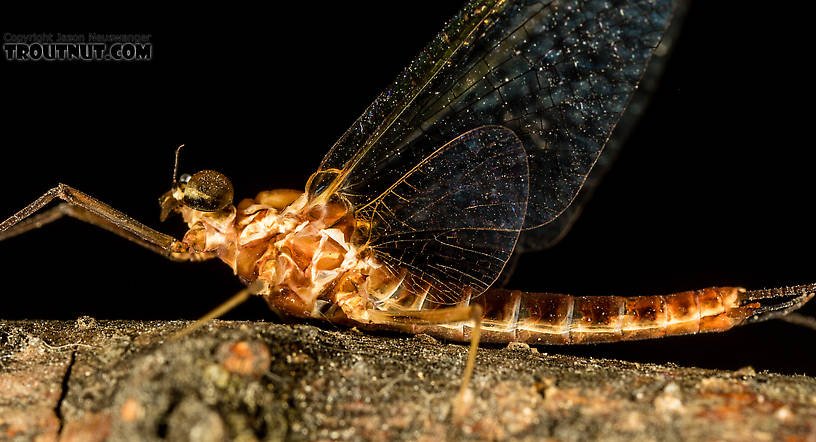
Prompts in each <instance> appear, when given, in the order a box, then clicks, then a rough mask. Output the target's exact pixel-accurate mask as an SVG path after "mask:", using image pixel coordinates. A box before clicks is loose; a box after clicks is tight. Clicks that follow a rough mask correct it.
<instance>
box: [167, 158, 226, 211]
mask: <svg viewBox="0 0 816 442" xmlns="http://www.w3.org/2000/svg"><path fill="white" fill-rule="evenodd" d="M182 147H184V145H183V144H182V145H181V146H179V147H178V149H176V160H175V164H174V166H173V186H172V188H171V189H170V190H169V191H167V192H165V193H164V195H162V196H161V198H159V204H160V205H161V215H160V217H159V218H160V219H161V220H162V221H164V220H165V219H167V216H168V215H169V214H170V213H171V212H173V211H175V210H176V209H179V208H180V207H181V206H185V207H189V208H191V209H193V210H198V211H201V212H217V211H219V210H223V209H225V208H227V207H228V206H230V205H231V204H232V200H233V196H234V194H235V192H234V189H233V187H232V182H230V180H229V178H227V177H226V176H225V175H224V174H222V173H221V172H216V171H215V170H202V171H200V172H196V173H194V174H193V175H189V174H186V173H185V174H183V175H181V176H180V177H179V176H178V158H179V152H180V151H181V148H182Z"/></svg>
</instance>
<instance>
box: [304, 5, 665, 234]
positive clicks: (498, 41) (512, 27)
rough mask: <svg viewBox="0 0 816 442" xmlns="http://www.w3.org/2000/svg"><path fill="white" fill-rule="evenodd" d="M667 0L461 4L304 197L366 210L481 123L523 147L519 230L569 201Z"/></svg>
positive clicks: (624, 99)
mask: <svg viewBox="0 0 816 442" xmlns="http://www.w3.org/2000/svg"><path fill="white" fill-rule="evenodd" d="M674 9H675V2H674V1H671V0H628V1H579V0H572V1H552V2H548V1H532V0H521V1H499V0H492V1H488V0H482V1H472V2H470V3H468V4H467V5H466V6H465V7H464V8H463V9H462V11H460V12H459V13H458V14H457V15H456V17H454V18H453V19H452V20H451V21H450V22H449V23H448V24H447V25H446V26H445V29H444V30H443V31H442V32H441V33H440V34H439V35H437V36H436V38H435V39H434V40H433V41H432V42H431V44H429V45H428V46H427V47H426V48H425V49H424V50H423V51H422V52H421V53H420V54H419V56H418V57H417V58H416V59H415V60H414V61H413V62H412V63H411V65H410V66H409V67H408V68H407V69H406V70H405V71H404V72H403V73H402V74H401V75H400V76H399V77H398V78H397V80H396V81H395V82H394V83H393V85H392V86H391V87H390V88H388V89H387V90H386V91H385V92H383V93H382V94H381V95H380V96H379V97H378V98H377V99H376V100H375V101H374V103H372V104H371V106H369V108H368V109H367V110H366V111H365V113H363V115H362V116H361V117H360V118H359V119H358V120H357V121H356V122H355V123H354V124H353V125H352V126H351V127H350V128H349V130H348V131H347V132H346V133H345V134H344V135H343V136H342V137H341V138H340V140H338V141H337V143H336V144H335V145H334V146H333V147H332V149H331V150H330V151H329V153H328V154H327V155H326V157H325V158H324V160H323V162H322V164H321V166H320V170H323V171H328V170H335V171H341V173H339V174H328V175H326V176H324V179H322V180H315V181H314V182H313V183H312V184H313V186H312V187H311V188H310V189H309V190H310V193H312V194H313V195H316V194H319V193H321V192H328V193H334V192H339V193H341V194H344V195H348V196H350V197H351V199H352V201H353V202H354V203H355V204H358V203H360V202H362V203H365V202H366V200H367V199H369V198H371V197H372V195H376V194H378V191H377V190H380V189H382V188H384V187H387V186H388V185H389V184H390V183H389V180H390V181H391V182H393V181H394V179H395V178H396V177H395V176H393V174H391V173H389V170H390V169H392V168H394V165H395V164H399V163H401V162H402V161H405V159H406V158H409V159H415V158H416V157H419V158H424V157H425V156H426V155H427V154H428V153H430V152H432V151H433V150H435V149H436V148H438V147H439V146H441V145H443V144H444V143H446V142H448V141H449V140H452V139H454V138H456V137H457V136H458V135H460V134H463V133H465V132H467V131H469V130H471V129H473V128H476V127H479V126H483V125H486V124H495V125H502V126H505V127H507V128H509V129H511V130H513V131H514V132H515V133H516V135H517V136H518V138H519V139H520V140H521V142H522V145H523V146H524V148H525V149H526V151H527V155H528V163H529V169H530V198H529V201H528V206H527V218H526V220H525V225H524V227H525V228H526V229H530V228H535V227H539V226H542V225H545V224H547V223H549V222H551V221H553V220H554V219H555V218H556V217H557V216H558V215H559V214H561V213H562V212H563V211H564V210H565V209H566V208H567V207H568V206H569V205H570V204H571V202H572V201H573V199H574V198H575V196H576V194H577V193H578V191H579V190H580V189H581V186H582V185H583V184H584V182H585V180H586V177H587V174H588V173H589V171H590V169H591V168H592V166H593V165H594V164H595V161H596V160H597V158H598V156H599V155H600V153H601V151H602V149H603V147H604V146H605V144H606V143H607V141H608V139H609V136H610V134H611V132H612V130H613V129H614V127H615V125H616V123H617V121H618V119H619V118H620V116H621V114H622V113H623V111H624V109H625V108H626V105H627V103H628V102H629V100H630V98H631V96H632V94H633V92H634V91H635V90H636V88H637V86H638V83H639V81H640V79H641V77H642V74H643V72H644V70H645V68H646V66H647V64H648V62H649V59H650V57H651V55H652V53H653V51H654V50H655V48H656V47H657V45H658V44H659V43H660V40H661V37H662V35H663V33H664V31H665V30H666V28H667V26H668V24H669V22H670V20H671V17H672V14H673V11H674Z"/></svg>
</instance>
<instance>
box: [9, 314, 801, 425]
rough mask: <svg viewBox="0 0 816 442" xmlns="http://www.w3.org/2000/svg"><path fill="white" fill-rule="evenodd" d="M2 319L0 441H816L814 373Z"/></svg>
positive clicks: (416, 340) (219, 329)
mask: <svg viewBox="0 0 816 442" xmlns="http://www.w3.org/2000/svg"><path fill="white" fill-rule="evenodd" d="M186 324H188V322H181V321H169V322H168V321H161V322H159V321H157V322H136V321H95V320H93V319H91V318H87V317H85V318H80V319H79V320H77V321H0V344H2V347H0V439H4V440H5V439H10V440H38V441H49V440H68V441H71V440H160V439H170V440H196V441H220V440H246V441H250V440H283V439H287V440H314V439H324V440H329V439H341V440H360V439H363V440H394V439H398V440H403V439H407V440H440V439H445V440H460V439H477V440H482V439H487V440H495V439H499V440H538V439H557V440H588V439H595V440H625V441H634V440H765V439H769V440H782V439H785V440H816V380H815V379H813V378H810V377H807V376H785V375H777V374H772V373H755V372H754V371H753V370H751V369H749V368H746V369H742V370H738V371H734V372H729V371H719V370H705V369H698V368H683V367H677V366H664V365H655V364H638V363H630V362H623V361H616V360H608V359H589V358H579V357H574V356H562V355H557V354H545V353H540V352H539V351H537V350H536V349H530V348H529V347H526V346H510V347H508V348H504V349H500V348H483V349H480V351H479V356H478V362H477V367H476V372H475V375H474V379H473V382H472V383H471V385H470V390H469V394H468V395H467V396H466V398H465V401H464V402H463V404H464V407H463V411H464V413H463V415H462V416H461V417H459V418H457V417H456V416H454V413H453V403H454V400H455V399H456V393H457V390H458V388H459V382H460V377H461V374H462V369H463V367H464V361H465V359H466V356H467V346H466V345H458V344H447V343H442V342H438V341H436V340H434V339H433V338H430V337H427V336H395V335H374V334H369V333H365V334H364V333H359V332H356V331H355V330H342V331H336V330H333V329H331V328H328V329H322V328H318V327H316V326H312V325H279V324H272V323H264V322H231V321H214V322H212V323H211V324H210V325H208V326H206V327H204V328H203V329H201V330H199V331H196V332H195V333H193V334H192V335H190V336H186V337H184V338H181V339H180V340H178V341H171V340H169V337H170V336H171V335H172V334H173V333H174V332H175V331H177V330H179V329H181V328H183V327H184V326H185V325H186Z"/></svg>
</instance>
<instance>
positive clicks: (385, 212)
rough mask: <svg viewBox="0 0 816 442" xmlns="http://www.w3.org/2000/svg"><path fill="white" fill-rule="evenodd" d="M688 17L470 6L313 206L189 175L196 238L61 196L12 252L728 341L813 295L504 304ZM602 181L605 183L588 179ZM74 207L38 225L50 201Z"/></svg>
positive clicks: (383, 106) (556, 328) (435, 321)
mask: <svg viewBox="0 0 816 442" xmlns="http://www.w3.org/2000/svg"><path fill="white" fill-rule="evenodd" d="M677 9H678V5H677V4H676V2H674V1H669V0H630V1H626V2H623V1H613V2H609V1H579V0H567V1H551V2H549V1H531V0H520V1H509V0H474V1H471V2H470V3H468V4H467V5H466V6H465V7H464V8H463V9H462V10H461V11H460V12H459V13H458V14H457V15H456V16H455V17H454V18H453V19H452V20H450V21H449V22H448V23H447V24H446V25H445V27H444V29H443V31H442V32H441V33H439V34H438V35H437V36H436V37H435V38H434V40H433V41H432V42H431V43H430V44H429V45H428V46H427V47H426V48H425V49H424V50H423V51H422V52H421V53H420V54H419V56H417V57H416V59H415V60H414V61H413V62H412V63H411V64H410V65H409V67H408V68H406V69H405V70H404V71H403V72H402V73H401V74H400V75H399V76H398V78H397V79H396V81H395V82H394V83H393V84H392V85H391V86H390V87H388V88H387V90H385V91H384V92H383V93H382V94H381V95H380V96H379V97H378V98H377V99H376V100H375V101H374V102H373V103H372V104H371V105H370V106H369V107H368V108H367V109H366V110H365V112H364V113H363V114H362V115H361V116H360V117H359V118H358V119H357V121H355V122H354V123H353V124H352V125H351V127H350V128H349V129H348V130H347V132H346V133H345V134H344V135H343V136H342V137H341V138H340V140H338V141H337V143H335V145H334V146H333V147H332V148H331V149H330V150H329V152H328V153H327V154H326V156H325V158H324V159H323V161H322V162H321V164H320V165H319V167H318V169H317V172H315V173H314V174H313V175H312V176H311V178H310V179H309V180H308V182H307V184H306V186H305V191H302V192H301V191H292V190H269V191H263V192H260V193H259V194H258V195H257V196H255V197H254V198H248V199H243V200H241V201H239V202H238V203H237V204H234V203H233V187H232V184H231V182H230V181H229V180H228V179H227V178H226V177H225V176H224V175H222V174H220V173H218V172H215V171H212V170H205V171H201V172H198V173H195V174H193V175H187V174H184V175H181V176H179V175H178V150H177V151H176V166H175V167H174V171H173V182H172V186H171V189H170V190H169V191H168V192H167V193H165V194H164V195H162V196H161V198H160V205H161V219H162V220H164V219H166V218H167V217H168V216H170V215H180V216H181V217H182V218H183V219H184V221H185V222H186V223H187V225H188V226H189V230H188V231H187V233H186V234H185V235H184V237H183V238H182V239H180V240H179V239H177V238H174V237H172V236H169V235H166V234H163V233H161V232H158V231H156V230H154V229H152V228H150V227H148V226H146V225H144V224H142V223H140V222H138V221H136V220H134V219H132V218H130V217H129V216H127V215H126V214H124V213H122V212H120V211H118V210H116V209H113V208H112V207H110V206H108V205H107V204H105V203H103V202H101V201H98V200H96V199H94V198H92V197H91V196H89V195H87V194H85V193H83V192H81V191H79V190H76V189H74V188H71V187H69V186H66V185H63V184H59V185H58V186H56V187H54V188H53V189H51V190H49V191H48V192H46V193H45V194H44V195H43V196H41V197H40V198H38V199H37V200H35V201H34V202H33V203H31V204H30V205H28V206H27V207H25V208H24V209H22V210H21V211H19V212H17V213H16V214H14V215H12V216H11V217H10V218H9V219H7V220H5V221H4V222H2V223H1V224H0V239H4V238H8V237H10V236H14V235H18V234H20V233H22V232H24V231H27V230H30V229H32V228H36V227H40V226H41V225H43V224H46V223H48V222H51V221H54V220H56V219H58V218H60V217H62V216H66V215H67V216H70V217H74V218H77V219H80V220H83V221H86V222H89V223H92V224H94V225H97V226H99V227H102V228H105V229H107V230H110V231H112V232H113V233H116V234H118V235H120V236H123V237H125V238H127V239H130V240H132V241H134V242H136V243H138V244H140V245H142V246H144V247H146V248H148V249H150V250H153V251H155V252H157V253H159V254H162V255H164V256H166V257H168V258H170V259H173V260H178V261H188V260H190V261H198V260H205V259H211V258H219V259H220V260H222V261H223V262H225V263H226V264H227V265H229V266H230V267H231V268H232V269H233V271H234V272H235V274H236V275H237V276H238V277H239V278H240V279H241V281H242V282H243V283H244V284H246V285H247V288H246V289H244V290H242V291H241V292H239V293H238V294H237V295H235V296H234V297H233V298H231V299H230V300H229V301H228V302H227V303H225V304H224V305H222V306H221V307H219V308H218V309H216V310H215V311H213V312H212V313H211V314H210V315H208V316H206V317H205V318H204V319H208V318H211V317H216V316H219V315H220V314H222V313H223V312H224V311H226V310H228V309H229V308H231V307H232V306H234V305H235V304H237V303H239V302H241V301H243V300H244V299H246V298H247V297H248V296H250V295H261V296H263V297H264V299H265V300H266V301H267V303H268V304H269V306H270V307H271V308H272V309H274V310H276V311H279V312H281V313H283V314H286V315H290V316H294V317H301V318H320V319H326V320H329V321H332V322H335V323H341V324H347V325H352V326H357V327H359V328H363V329H391V330H397V331H404V332H409V333H420V332H421V333H427V334H429V335H433V336H438V337H442V338H445V339H450V340H455V341H470V342H471V345H472V347H471V353H470V355H471V358H470V359H469V364H468V367H469V368H468V369H467V370H466V373H465V380H464V382H463V386H464V385H467V379H468V377H469V376H470V370H472V366H473V357H474V355H475V350H474V349H475V346H476V345H477V344H478V342H479V339H480V338H481V340H482V341H488V342H516V341H521V342H527V343H531V344H575V343H592V342H610V341H621V340H632V339H647V338H657V337H663V336H668V335H678V334H688V333H698V332H713V331H723V330H727V329H729V328H732V327H734V326H737V325H740V324H743V323H747V322H754V321H759V320H763V319H768V318H771V317H775V316H779V315H784V314H786V313H788V312H789V311H791V310H794V309H796V308H798V307H799V306H801V305H802V304H804V303H805V302H807V301H808V300H809V299H810V298H811V297H812V296H813V294H814V288H813V286H800V287H793V288H787V289H778V290H757V291H747V290H744V289H742V288H738V287H714V288H707V289H702V290H694V291H688V292H681V293H674V294H666V295H660V296H637V297H618V296H570V295H562V294H551V293H528V292H521V291H514V290H505V289H500V288H491V286H494V285H495V282H496V281H497V279H498V278H499V276H500V274H501V273H502V271H503V269H504V268H505V266H506V265H507V263H508V261H509V260H510V259H511V257H512V254H513V253H514V250H519V249H526V250H530V249H535V248H542V247H544V246H545V245H547V244H550V243H552V242H553V241H555V240H557V238H559V237H560V236H561V235H562V234H563V233H564V232H566V230H567V228H568V227H569V224H570V223H571V220H572V219H573V218H574V216H575V215H576V213H577V210H576V208H577V207H579V206H580V204H581V203H582V201H583V200H584V199H585V197H586V195H587V194H588V191H589V190H590V189H591V187H592V186H593V185H594V182H595V178H594V177H593V174H594V173H595V171H598V170H599V169H600V168H601V167H602V166H604V161H605V157H604V155H605V154H606V153H608V152H610V151H611V150H612V147H613V146H612V144H613V143H614V141H615V137H616V136H617V135H616V134H619V133H620V132H621V131H622V130H623V129H625V126H626V125H627V123H628V121H629V120H628V112H627V109H629V108H630V107H631V105H632V104H633V102H635V101H636V100H638V91H639V90H641V89H642V87H641V86H642V84H643V82H644V81H646V80H647V79H648V75H649V71H650V66H651V67H652V68H653V67H654V65H655V63H652V61H653V59H654V56H655V53H656V52H657V51H658V48H659V47H660V45H661V42H662V41H663V40H664V37H665V36H666V35H667V32H669V29H670V25H671V23H672V21H673V18H674V17H675V15H676V14H677ZM591 172H592V174H591ZM55 198H59V199H61V200H63V203H61V204H59V205H58V206H56V207H54V208H52V209H50V210H48V211H46V212H43V213H40V214H35V212H37V211H38V210H40V209H42V208H43V207H45V206H46V205H47V204H49V203H50V202H51V201H52V200H53V199H55Z"/></svg>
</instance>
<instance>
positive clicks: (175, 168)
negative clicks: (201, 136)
mask: <svg viewBox="0 0 816 442" xmlns="http://www.w3.org/2000/svg"><path fill="white" fill-rule="evenodd" d="M182 147H184V145H183V144H182V145H181V146H179V147H177V148H176V161H175V162H174V163H173V187H176V184H178V160H179V153H180V152H181V148H182Z"/></svg>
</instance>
